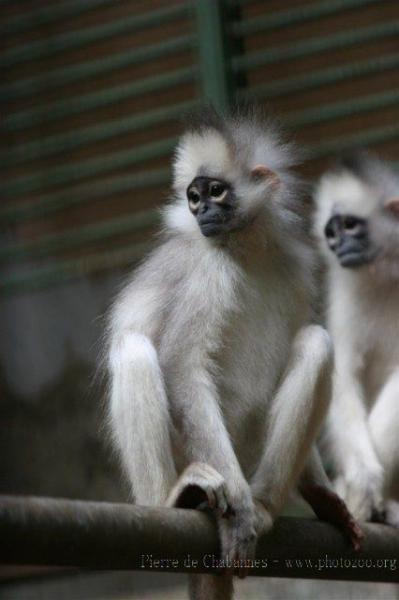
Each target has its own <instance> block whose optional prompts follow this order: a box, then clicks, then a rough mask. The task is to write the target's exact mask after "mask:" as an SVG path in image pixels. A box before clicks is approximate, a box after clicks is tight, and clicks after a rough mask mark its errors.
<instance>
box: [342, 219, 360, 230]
mask: <svg viewBox="0 0 399 600" xmlns="http://www.w3.org/2000/svg"><path fill="white" fill-rule="evenodd" d="M358 223H359V221H358V219H356V218H355V217H345V219H344V227H345V229H347V230H349V231H351V230H352V229H355V227H356V226H357V225H358Z"/></svg>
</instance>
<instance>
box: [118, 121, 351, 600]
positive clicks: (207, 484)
mask: <svg viewBox="0 0 399 600" xmlns="http://www.w3.org/2000/svg"><path fill="white" fill-rule="evenodd" d="M291 161H292V148H291V147H290V146H289V145H288V144H284V143H283V142H281V140H280V138H279V135H278V134H277V132H276V131H275V130H274V129H273V128H272V127H271V126H270V125H267V124H265V123H264V122H262V120H260V118H259V117H257V116H255V115H254V114H252V115H251V114H248V115H247V116H243V115H241V116H236V117H232V118H230V119H227V120H224V119H222V118H219V117H218V116H217V115H216V114H215V113H213V112H212V111H208V113H207V114H206V115H205V116H204V118H203V119H202V120H200V121H199V122H198V123H197V124H196V125H195V126H193V127H192V128H191V129H190V130H189V131H188V132H187V133H186V134H185V135H184V136H183V137H182V139H181V141H180V143H179V145H178V148H177V152H176V158H175V163H174V199H173V201H172V202H171V203H170V205H169V206H167V208H166V209H165V211H164V224H165V226H164V233H163V240H162V242H161V243H160V245H159V246H158V248H157V249H156V250H155V251H154V252H153V253H152V254H151V255H150V256H149V257H148V258H147V259H146V261H145V262H144V263H143V264H142V265H141V267H140V268H138V270H137V271H136V272H135V273H134V275H133V277H132V279H131V281H130V283H128V284H127V285H126V287H125V288H124V289H123V291H122V293H121V294H120V295H119V298H118V299H117V301H116V303H115V305H114V307H113V310H112V314H111V319H110V333H109V335H110V340H109V345H110V350H109V352H110V354H109V366H110V371H111V394H110V420H111V424H112V428H113V433H114V438H115V441H116V444H117V446H118V447H119V449H120V452H121V456H122V461H123V464H124V467H125V470H126V472H127V474H128V476H129V478H130V481H131V485H132V490H133V495H134V498H135V501H136V502H137V503H139V504H144V505H160V504H166V505H169V506H183V507H198V506H201V507H204V506H207V507H208V509H210V510H212V511H213V512H214V514H215V516H216V519H217V523H218V528H219V533H220V539H221V547H222V554H223V556H224V557H227V559H228V560H230V561H236V562H235V564H236V565H240V568H239V569H238V571H239V574H241V575H244V574H245V571H246V568H245V565H246V563H245V561H246V560H247V559H250V558H251V557H252V556H253V554H254V550H255V545H256V540H257V536H258V535H259V534H260V533H261V532H263V531H267V530H268V529H269V528H270V527H271V526H272V523H273V521H274V519H275V518H276V516H277V515H278V513H279V511H280V509H281V507H282V504H283V503H284V501H285V499H286V496H287V493H288V492H289V491H290V489H291V488H292V486H293V485H294V484H295V482H296V480H297V478H298V476H299V474H300V472H301V470H302V469H303V467H304V465H305V461H306V458H307V456H308V454H309V451H310V448H311V445H312V442H313V440H314V437H315V435H316V433H317V431H318V430H319V426H320V425H321V422H322V420H323V418H324V416H325V413H326V410H327V406H328V402H329V389H330V375H331V345H330V341H329V337H328V334H327V333H326V331H325V330H323V329H322V328H321V327H319V326H316V325H311V324H309V323H310V305H311V302H310V298H311V294H312V288H313V279H312V269H313V254H312V252H311V250H310V248H309V246H308V243H307V240H306V235H305V233H304V231H305V228H304V224H303V222H302V217H301V201H300V200H299V199H298V195H297V187H296V182H295V179H294V178H293V177H292V176H291V175H290V174H289V173H288V170H287V168H288V167H289V165H290V163H291ZM317 465H318V463H317V456H316V455H315V453H314V454H313V455H312V459H311V460H310V461H309V464H308V466H307V470H306V477H304V479H303V481H302V484H301V485H302V488H303V494H304V496H307V497H308V499H309V500H310V501H311V502H313V504H314V506H316V510H318V511H319V514H324V513H328V512H329V513H330V514H329V515H327V516H329V517H330V518H331V520H333V521H338V522H340V523H341V525H342V527H343V528H344V530H345V531H346V533H347V534H348V536H349V537H350V538H351V540H352V542H353V543H354V545H356V544H357V543H358V540H359V538H360V533H359V531H358V530H357V528H356V525H355V524H354V522H353V521H352V520H351V518H350V515H349V514H348V513H347V511H346V509H345V507H344V506H343V503H341V502H340V500H339V499H338V497H336V496H334V495H333V494H332V493H331V492H329V491H328V490H326V489H324V488H322V487H320V486H321V485H323V484H324V483H325V480H324V479H323V472H321V475H320V473H319V470H320V469H319V468H318V466H317ZM320 490H321V491H320ZM323 490H324V491H323ZM320 497H323V498H325V499H326V502H324V501H322V502H321V503H320V502H319V498H320ZM331 498H332V499H333V501H332V503H331ZM329 503H330V504H329ZM330 505H331V507H332V508H331V510H330V509H329V510H327V509H326V507H327V506H330ZM193 581H194V583H193V587H192V597H193V598H202V597H205V596H206V597H207V598H212V597H215V598H216V597H217V598H219V597H220V598H228V597H229V594H230V591H231V576H230V575H229V576H228V577H227V578H226V577H218V576H200V577H199V579H198V576H196V577H195V578H194V579H193ZM208 584H209V585H210V588H211V590H212V592H211V591H209V590H208V591H207V586H208Z"/></svg>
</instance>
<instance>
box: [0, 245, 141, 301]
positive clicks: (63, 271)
mask: <svg viewBox="0 0 399 600" xmlns="http://www.w3.org/2000/svg"><path fill="white" fill-rule="evenodd" d="M151 247H152V244H151V243H149V242H143V243H140V244H137V243H136V244H130V245H124V246H123V247H120V248H117V249H113V250H111V251H110V250H108V251H106V252H97V253H95V254H86V255H85V256H84V257H78V258H74V259H70V260H58V261H57V262H55V263H49V264H47V265H45V266H41V267H36V268H35V269H29V268H28V269H26V268H24V269H21V270H17V269H15V267H14V269H13V272H12V273H11V274H7V275H2V277H1V281H0V294H1V295H3V296H8V295H11V294H17V293H20V292H28V291H29V292H31V291H36V290H42V289H46V288H49V287H51V288H52V287H54V286H55V285H60V284H61V285H63V284H65V283H68V282H70V281H74V280H76V279H79V277H82V276H87V275H93V274H97V273H103V272H105V271H108V270H111V269H112V270H114V269H118V268H126V267H128V266H133V265H135V264H136V263H137V262H138V261H140V260H141V259H142V258H143V256H144V255H145V254H146V253H147V252H148V251H149V250H150V249H151Z"/></svg>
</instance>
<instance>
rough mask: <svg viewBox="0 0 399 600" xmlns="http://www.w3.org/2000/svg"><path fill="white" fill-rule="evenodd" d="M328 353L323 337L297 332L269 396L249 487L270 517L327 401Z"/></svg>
mask: <svg viewBox="0 0 399 600" xmlns="http://www.w3.org/2000/svg"><path fill="white" fill-rule="evenodd" d="M331 368H332V350H331V343H330V340H329V337H328V334H327V332H326V331H325V330H324V329H322V328H321V327H319V326H316V325H311V326H308V327H305V328H303V329H302V330H301V331H300V332H299V333H298V335H297V337H296V339H295V340H294V344H293V348H292V355H291V358H290V361H289V364H288V367H287V370H286V374H285V376H284V378H283V380H282V383H281V385H280V387H279V389H278V391H277V394H276V396H275V399H274V402H273V406H272V412H271V417H270V422H269V429H268V437H267V441H266V447H265V451H264V454H263V456H262V459H261V461H260V464H259V467H258V469H257V471H256V473H255V475H254V477H253V479H252V481H251V488H252V492H253V495H254V497H255V498H258V499H259V500H260V501H261V502H263V503H264V505H265V506H266V508H267V509H268V510H269V511H270V513H271V514H272V516H273V517H276V516H277V515H278V513H279V512H280V510H281V508H282V505H283V504H284V502H285V500H286V497H287V494H288V493H289V491H290V489H291V488H292V487H293V486H294V484H295V482H296V479H297V477H298V476H299V474H300V472H301V471H302V469H303V467H304V464H305V460H306V457H307V455H308V453H309V451H310V448H311V445H312V443H313V442H314V439H315V436H316V434H317V431H318V429H319V427H320V425H321V422H322V420H323V418H324V415H325V413H326V411H327V407H328V403H329V400H330V379H331Z"/></svg>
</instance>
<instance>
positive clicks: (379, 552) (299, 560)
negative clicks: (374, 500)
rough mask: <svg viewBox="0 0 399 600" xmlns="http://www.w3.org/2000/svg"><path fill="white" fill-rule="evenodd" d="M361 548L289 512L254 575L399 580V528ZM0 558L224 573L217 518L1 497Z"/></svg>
mask: <svg viewBox="0 0 399 600" xmlns="http://www.w3.org/2000/svg"><path fill="white" fill-rule="evenodd" d="M364 531H365V534H366V537H365V540H364V543H363V546H362V549H361V550H360V551H359V552H354V551H353V550H352V549H351V548H350V547H349V546H348V544H347V542H346V541H345V540H344V539H343V537H342V535H341V534H340V532H338V531H337V530H336V529H335V528H334V527H333V526H331V525H329V524H327V523H323V522H321V521H317V520H309V519H301V518H293V517H283V518H280V519H279V520H278V521H277V523H276V525H275V527H274V528H273V530H272V531H271V532H270V533H269V534H268V535H266V536H264V537H263V538H262V539H261V540H260V541H259V544H258V551H257V557H256V562H254V563H253V565H252V568H250V571H249V573H250V575H255V576H274V577H276V576H277V577H300V578H307V579H342V580H357V581H385V582H398V581H399V567H398V563H399V531H397V530H395V529H393V528H391V527H387V526H384V525H376V524H367V525H366V526H364ZM0 540H1V543H0V562H1V563H3V564H14V565H23V564H29V565H47V566H68V567H79V568H84V569H115V570H119V569H135V570H150V571H151V570H153V571H165V572H193V571H195V572H206V573H209V572H217V568H218V565H219V563H218V562H217V561H218V560H219V547H218V536H217V532H216V528H215V526H214V523H213V522H212V520H211V518H210V517H208V516H207V515H205V514H203V513H200V512H198V511H193V510H183V509H167V508H147V507H140V506H131V505H128V504H109V503H105V502H83V501H75V500H61V499H53V498H37V497H23V496H20V497H15V496H14V497H13V496H2V497H0Z"/></svg>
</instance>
